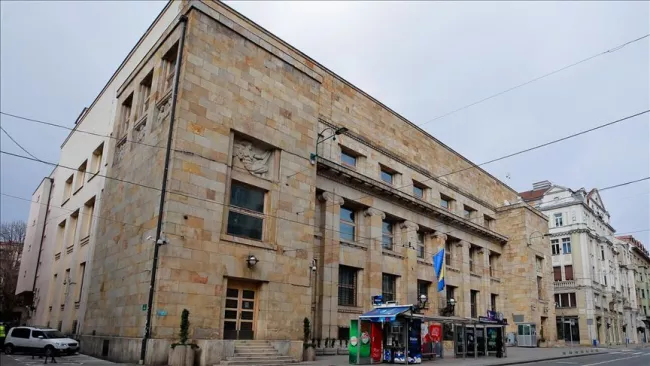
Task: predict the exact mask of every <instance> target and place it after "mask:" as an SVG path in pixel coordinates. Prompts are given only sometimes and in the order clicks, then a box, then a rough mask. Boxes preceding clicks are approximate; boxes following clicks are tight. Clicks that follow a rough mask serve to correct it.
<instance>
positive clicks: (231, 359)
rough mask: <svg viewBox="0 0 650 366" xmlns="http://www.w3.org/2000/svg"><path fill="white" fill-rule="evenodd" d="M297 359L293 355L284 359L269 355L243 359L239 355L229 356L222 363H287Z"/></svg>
mask: <svg viewBox="0 0 650 366" xmlns="http://www.w3.org/2000/svg"><path fill="white" fill-rule="evenodd" d="M294 362H295V361H294V360H293V359H292V358H291V357H284V358H282V359H275V358H269V357H261V358H254V359H243V358H239V357H228V360H226V361H221V365H287V364H292V363H294Z"/></svg>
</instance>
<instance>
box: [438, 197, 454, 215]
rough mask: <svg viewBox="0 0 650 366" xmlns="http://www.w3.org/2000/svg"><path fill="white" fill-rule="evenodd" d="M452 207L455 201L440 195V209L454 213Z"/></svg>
mask: <svg viewBox="0 0 650 366" xmlns="http://www.w3.org/2000/svg"><path fill="white" fill-rule="evenodd" d="M452 205H453V199H452V198H451V197H449V196H445V195H444V194H440V207H442V208H444V209H446V210H449V211H452V210H453V208H452Z"/></svg>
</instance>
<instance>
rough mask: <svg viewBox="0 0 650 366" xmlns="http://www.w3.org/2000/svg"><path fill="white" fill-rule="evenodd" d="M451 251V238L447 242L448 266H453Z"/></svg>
mask: <svg viewBox="0 0 650 366" xmlns="http://www.w3.org/2000/svg"><path fill="white" fill-rule="evenodd" d="M451 251H452V246H451V243H450V242H449V240H447V241H446V242H445V264H446V265H448V266H451V257H452V255H451Z"/></svg>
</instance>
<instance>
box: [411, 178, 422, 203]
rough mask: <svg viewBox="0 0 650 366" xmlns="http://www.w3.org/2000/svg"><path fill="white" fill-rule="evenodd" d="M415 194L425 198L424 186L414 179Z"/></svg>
mask: <svg viewBox="0 0 650 366" xmlns="http://www.w3.org/2000/svg"><path fill="white" fill-rule="evenodd" d="M413 196H415V197H417V198H419V199H424V188H423V187H422V186H420V185H418V184H417V183H415V181H413Z"/></svg>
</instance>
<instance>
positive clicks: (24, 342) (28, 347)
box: [4, 327, 79, 356]
mask: <svg viewBox="0 0 650 366" xmlns="http://www.w3.org/2000/svg"><path fill="white" fill-rule="evenodd" d="M78 350H79V342H77V341H75V340H74V339H71V338H68V337H66V336H65V335H63V333H61V332H59V331H58V330H56V329H49V328H40V327H15V328H11V330H10V331H9V333H7V338H6V339H5V345H4V351H5V353H6V354H8V355H9V354H12V353H14V352H21V351H22V352H34V351H36V352H39V353H43V354H45V355H46V356H53V355H54V356H58V355H61V354H62V353H65V354H74V353H76V352H77V351H78Z"/></svg>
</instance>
